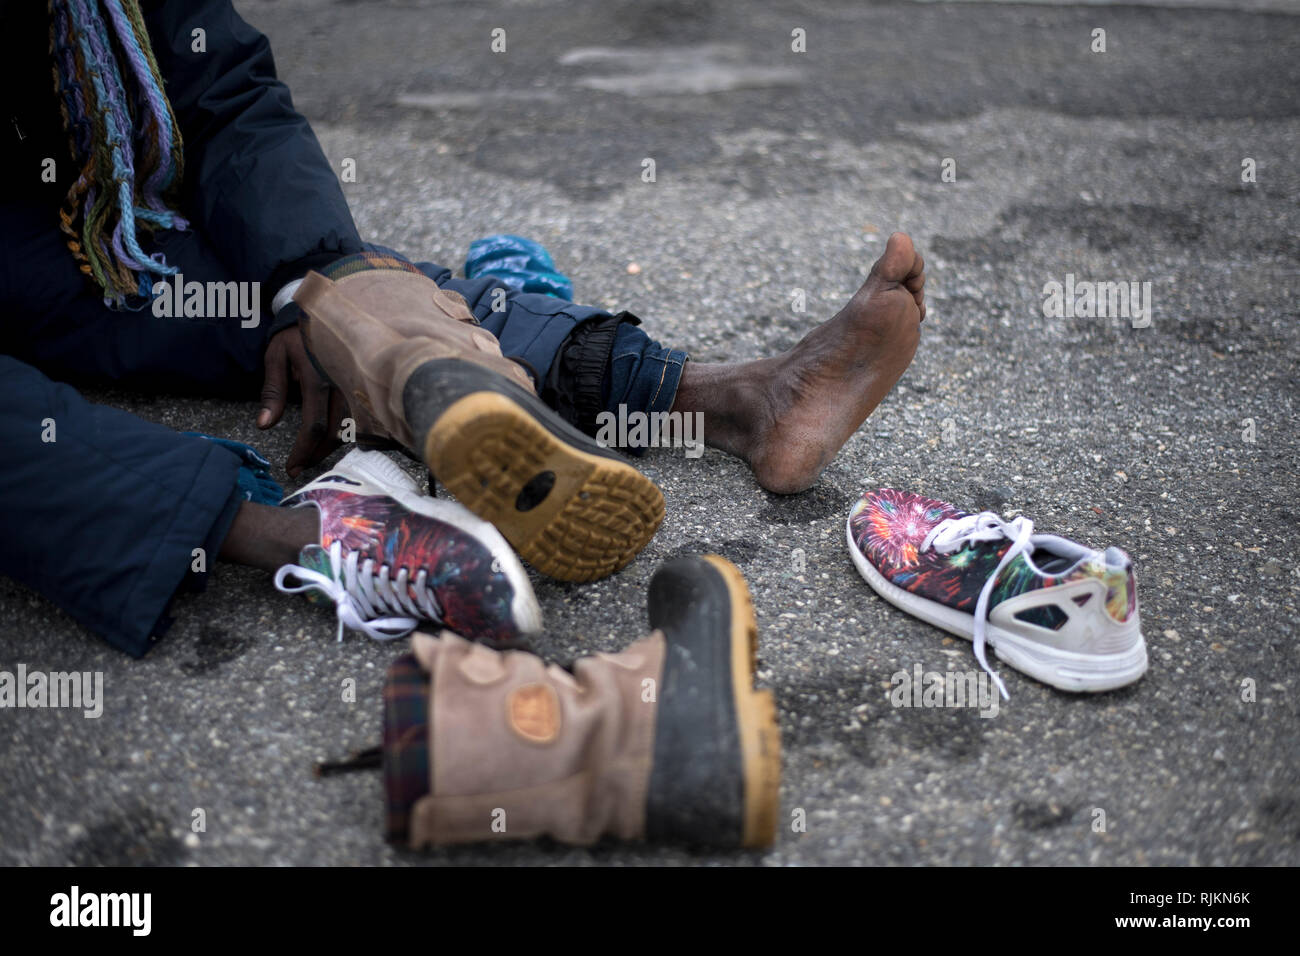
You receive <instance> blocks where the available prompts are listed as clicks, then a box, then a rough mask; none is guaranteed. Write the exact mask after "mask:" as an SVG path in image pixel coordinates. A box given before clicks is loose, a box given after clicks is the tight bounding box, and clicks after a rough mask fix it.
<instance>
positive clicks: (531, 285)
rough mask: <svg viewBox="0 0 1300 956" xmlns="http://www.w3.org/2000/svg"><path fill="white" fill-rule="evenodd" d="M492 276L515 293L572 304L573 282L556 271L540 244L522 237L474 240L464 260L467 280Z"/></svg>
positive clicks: (499, 236)
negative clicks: (544, 296) (530, 294)
mask: <svg viewBox="0 0 1300 956" xmlns="http://www.w3.org/2000/svg"><path fill="white" fill-rule="evenodd" d="M479 276H491V277H492V278H494V279H497V280H499V281H501V282H503V283H505V284H506V285H508V286H509V287H510V288H511V289H513V290H515V291H516V292H540V293H541V294H543V295H553V296H555V297H556V298H557V299H567V300H569V301H573V283H572V282H570V281H569V279H568V277H567V276H565V275H564V274H562V273H561V272H559V271H557V270H556V268H555V262H554V261H553V260H552V259H551V254H550V253H549V252H547V251H546V248H545V247H544V246H543V245H542V244H541V243H540V242H534V241H533V240H532V239H525V238H524V237H523V236H511V235H506V234H502V235H496V236H488V237H487V238H485V239H475V240H474V241H473V242H471V243H470V246H469V255H467V256H466V257H465V277H466V278H467V279H477V278H478V277H479Z"/></svg>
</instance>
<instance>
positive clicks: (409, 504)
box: [295, 448, 542, 635]
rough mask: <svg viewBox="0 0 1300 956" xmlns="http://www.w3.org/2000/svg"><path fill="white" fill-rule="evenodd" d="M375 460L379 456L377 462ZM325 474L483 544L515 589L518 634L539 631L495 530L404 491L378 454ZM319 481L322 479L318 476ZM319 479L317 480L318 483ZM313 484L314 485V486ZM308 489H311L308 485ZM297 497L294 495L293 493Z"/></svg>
mask: <svg viewBox="0 0 1300 956" xmlns="http://www.w3.org/2000/svg"><path fill="white" fill-rule="evenodd" d="M375 456H378V457H377V458H376V457H375ZM328 474H341V475H343V476H345V477H348V478H352V479H354V480H356V481H361V482H364V483H365V484H366V485H369V486H370V487H372V488H374V489H376V490H377V491H378V492H379V493H381V494H385V495H388V496H389V497H390V498H392V499H393V500H394V501H396V502H397V503H398V504H400V505H402V507H404V508H408V509H410V510H411V511H414V512H416V513H417V514H422V515H425V516H426V517H429V518H433V519H435V520H437V521H442V522H444V523H446V524H449V525H451V526H452V527H455V528H460V529H461V530H462V531H464V532H466V533H467V534H470V535H473V536H474V537H475V538H478V540H479V541H481V542H483V544H484V546H485V547H487V549H488V550H489V551H490V552H491V553H492V558H493V561H494V563H495V564H496V565H497V567H499V568H500V569H501V570H502V571H503V572H504V573H505V576H506V580H508V581H509V582H510V586H511V587H512V588H513V589H514V592H515V596H514V600H513V601H512V602H511V606H510V610H511V613H512V614H513V615H514V619H515V623H516V625H517V626H518V628H519V631H520V633H521V634H525V635H535V634H538V633H540V632H541V630H542V609H541V606H540V605H539V604H538V603H537V596H536V595H535V594H534V593H533V584H532V581H530V580H529V579H528V572H527V571H525V570H524V566H523V565H522V564H521V563H520V561H519V556H518V555H517V554H515V551H514V549H513V548H512V547H510V543H509V542H508V541H506V539H505V538H504V537H503V536H502V534H501V532H500V531H498V530H497V529H496V527H495V526H494V525H492V524H490V523H489V522H487V521H484V520H483V519H482V518H480V517H478V516H477V515H475V514H474V513H473V512H472V511H470V510H469V509H468V508H466V507H465V506H464V505H461V504H457V503H456V502H454V501H444V500H442V499H441V498H430V497H428V496H427V495H421V494H419V493H417V492H415V491H412V490H410V489H409V488H407V487H404V486H403V485H402V484H399V483H398V482H405V481H409V480H410V479H409V476H407V474H406V473H405V472H404V471H402V469H401V468H400V467H399V466H398V465H397V464H396V463H395V462H393V461H392V460H391V459H390V458H388V456H387V455H385V454H384V453H383V452H381V451H362V450H361V449H359V448H357V449H354V450H352V451H350V452H348V453H347V454H346V455H344V456H343V458H342V460H340V461H339V463H338V464H337V465H335V466H334V467H333V468H331V469H330V470H329V472H328ZM321 477H322V478H323V477H324V475H322V476H321ZM319 480H320V479H319V478H318V479H317V481H319ZM313 484H314V482H313ZM307 487H310V485H308V486H307ZM295 494H297V492H295Z"/></svg>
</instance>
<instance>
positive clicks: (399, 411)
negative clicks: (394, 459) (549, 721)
mask: <svg viewBox="0 0 1300 956" xmlns="http://www.w3.org/2000/svg"><path fill="white" fill-rule="evenodd" d="M294 301H295V302H297V303H298V305H299V306H301V308H302V311H303V313H304V317H303V320H302V323H301V324H302V334H303V340H304V342H305V343H306V346H307V349H308V352H309V353H310V355H311V356H312V359H313V360H314V361H315V362H316V364H317V365H318V366H319V367H320V369H321V370H322V372H323V373H324V374H325V376H326V377H327V378H328V379H329V380H330V381H331V382H332V383H333V384H334V385H336V386H337V387H338V388H339V389H340V390H341V391H342V392H343V394H344V397H345V398H346V399H347V401H348V404H349V406H350V407H351V410H352V413H353V417H354V418H356V420H357V427H358V431H359V432H363V433H371V434H377V435H380V436H388V437H391V438H393V439H396V440H397V441H399V442H401V443H402V444H403V445H405V446H406V447H408V448H410V449H412V450H413V451H415V452H416V453H417V454H420V455H421V456H422V457H423V458H424V461H425V463H426V464H427V465H428V466H429V470H430V471H431V472H433V474H434V475H436V476H437V478H438V480H439V481H441V482H442V483H443V484H445V485H446V486H447V488H448V490H450V491H451V492H452V494H454V495H455V496H456V498H457V500H458V501H460V502H461V503H462V504H464V505H465V506H466V507H467V508H469V509H470V511H473V512H474V513H475V514H477V515H479V516H480V517H482V518H485V519H486V520H488V521H490V522H491V523H492V524H494V525H496V526H497V528H498V529H499V530H500V531H501V533H502V534H503V535H504V536H505V538H506V540H508V541H509V542H510V543H511V544H512V545H513V546H514V548H515V550H517V551H518V552H519V554H520V555H521V556H522V557H523V558H524V560H526V561H528V562H529V563H530V564H532V565H533V566H534V567H535V568H537V569H538V570H539V571H541V572H542V573H544V574H548V575H550V576H551V577H555V578H559V579H561V580H565V581H590V580H594V579H596V578H601V577H604V576H606V575H608V574H612V573H613V572H615V571H617V570H618V569H619V568H621V567H623V566H624V565H626V564H627V563H628V562H629V561H631V560H632V558H634V557H635V556H636V555H637V554H638V553H639V552H640V551H641V549H642V548H644V547H645V545H646V543H647V542H649V540H650V539H651V538H652V537H653V536H654V533H655V531H656V530H658V528H659V524H660V523H661V522H662V521H663V516H664V501H663V495H662V494H660V492H659V489H658V488H657V487H656V486H655V484H654V482H652V481H650V479H648V478H646V477H645V476H644V475H642V474H641V473H640V472H638V471H637V470H636V469H635V468H633V467H632V466H631V465H630V464H628V463H627V462H626V461H625V460H623V459H622V458H621V457H619V456H618V455H617V454H615V453H614V452H611V451H608V450H607V449H605V448H602V447H601V446H600V445H598V444H597V443H596V442H595V441H594V440H593V439H591V438H589V437H588V436H586V435H584V434H582V433H581V432H579V431H578V430H577V429H575V428H573V427H572V426H570V425H569V424H568V423H567V422H565V421H564V420H563V419H561V418H560V417H559V416H558V415H556V413H555V412H554V411H552V410H551V409H549V408H547V407H546V406H545V405H544V404H543V403H542V402H541V400H540V399H538V397H537V395H536V393H535V391H534V389H533V384H532V379H531V378H530V377H529V376H528V373H527V372H525V371H524V370H523V368H522V367H521V366H520V365H518V364H517V363H515V362H512V361H510V360H509V359H506V358H504V357H503V356H502V355H501V348H500V346H499V345H498V343H497V340H496V338H495V337H494V336H493V335H491V334H490V333H489V332H487V331H485V330H483V329H481V328H478V326H477V325H476V324H475V321H474V316H473V314H472V313H471V312H470V311H469V309H468V307H467V306H466V305H465V300H464V299H463V298H462V297H461V296H459V295H457V294H456V293H454V292H447V291H445V290H443V289H441V288H440V287H439V286H438V285H437V283H435V282H434V281H433V280H432V279H430V278H428V277H427V276H424V275H421V274H419V273H413V272H403V271H397V270H368V271H362V272H356V273H353V274H351V275H348V276H345V277H344V278H341V279H339V280H338V281H331V280H330V279H327V278H325V277H324V276H322V275H320V274H319V273H315V272H312V273H308V275H307V278H306V279H304V280H303V283H302V285H301V286H299V287H298V290H297V292H296V293H295V294H294Z"/></svg>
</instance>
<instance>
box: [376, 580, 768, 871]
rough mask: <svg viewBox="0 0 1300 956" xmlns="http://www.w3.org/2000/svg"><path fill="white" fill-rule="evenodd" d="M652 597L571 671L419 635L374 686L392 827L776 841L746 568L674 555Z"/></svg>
mask: <svg viewBox="0 0 1300 956" xmlns="http://www.w3.org/2000/svg"><path fill="white" fill-rule="evenodd" d="M649 605H650V625H651V627H652V628H653V629H654V630H653V632H652V633H651V634H650V636H649V637H646V638H643V639H641V640H639V641H637V642H636V643H634V644H632V645H631V646H630V647H628V648H627V649H626V650H624V651H622V652H621V653H619V654H595V655H593V656H591V657H586V658H583V659H582V660H579V661H578V662H577V663H576V664H575V665H574V666H573V668H572V672H570V671H566V670H563V669H561V668H559V667H557V666H554V665H551V666H547V665H545V664H544V663H543V662H542V661H541V659H539V658H538V657H535V656H534V655H532V654H528V653H525V652H523V651H505V652H502V651H496V650H490V649H488V648H487V647H484V646H483V645H481V644H471V643H469V642H468V641H464V640H462V639H460V638H459V637H456V636H455V635H453V634H450V633H448V632H446V631H444V632H443V633H442V635H441V636H439V637H438V638H433V637H430V636H428V635H426V634H418V635H416V636H415V638H414V639H413V650H414V652H415V653H414V659H412V658H411V657H409V656H407V657H404V658H402V659H399V661H398V662H397V663H395V664H394V666H393V668H392V669H391V670H390V672H389V681H388V683H387V685H386V687H385V732H384V748H383V752H384V758H383V762H384V768H385V778H386V782H387V791H388V803H389V812H388V821H389V838H390V839H399V840H405V841H406V842H408V843H409V844H410V845H411V846H412V847H421V846H425V845H431V844H448V843H465V842H477V841H486V840H518V839H529V838H533V837H538V836H543V835H545V836H550V837H552V838H554V839H556V840H559V841H561V842H564V843H575V844H590V843H593V842H595V841H596V840H597V839H599V838H600V837H601V836H604V835H610V836H614V837H618V838H621V839H626V840H652V841H674V842H688V843H693V844H709V845H715V846H765V845H767V844H770V843H771V842H772V839H773V837H774V835H775V829H776V818H777V812H778V808H779V793H778V790H779V786H780V773H781V757H780V732H779V730H778V727H777V723H776V708H775V705H774V703H773V699H772V693H771V691H768V690H757V691H756V690H754V689H753V675H754V667H755V653H756V651H755V647H756V643H757V635H758V628H757V624H756V622H755V619H754V611H753V606H752V604H751V603H750V598H749V590H748V588H747V587H746V586H745V581H744V578H742V577H741V575H740V572H739V571H737V570H736V568H735V566H734V565H732V564H731V563H730V562H728V561H726V560H725V559H723V558H720V557H717V556H716V555H709V556H707V557H690V558H681V559H678V560H676V561H673V562H671V563H669V564H666V565H664V566H663V567H662V568H660V569H659V570H658V571H657V572H656V573H655V575H654V578H653V579H652V580H651V583H650V594H649ZM417 662H418V664H417ZM417 667H418V668H419V669H420V670H419V671H417V670H416V668H417ZM421 672H423V673H427V685H424V686H418V684H417V682H419V676H418V675H419V673H421ZM417 687H418V689H417Z"/></svg>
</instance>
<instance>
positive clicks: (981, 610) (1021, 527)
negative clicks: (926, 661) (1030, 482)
mask: <svg viewBox="0 0 1300 956" xmlns="http://www.w3.org/2000/svg"><path fill="white" fill-rule="evenodd" d="M1033 534H1034V523H1033V522H1032V521H1030V520H1029V519H1028V518H1026V517H1024V516H1023V515H1021V516H1020V517H1017V518H1013V519H1011V520H1010V521H1004V520H1003V519H1002V516H1001V515H998V514H996V513H995V512H992V511H981V512H980V513H979V514H976V515H966V517H964V518H945V519H944V520H943V521H940V522H939V523H938V524H937V525H935V526H934V527H933V528H931V529H930V533H929V534H927V535H926V536H925V540H924V541H922V542H921V550H922V551H926V550H928V549H930V548H934V550H935V551H937V552H939V553H940V554H951V553H952V552H954V551H956V550H957V549H958V548H961V547H962V546H963V545H966V544H971V543H974V542H976V541H998V540H1000V539H1002V538H1005V539H1007V540H1008V541H1010V542H1011V547H1009V548H1007V551H1006V553H1005V554H1004V555H1002V560H1001V561H999V562H998V566H997V567H996V568H995V569H994V571H993V573H992V574H990V575H989V579H988V580H987V581H985V582H984V587H983V588H982V589H981V590H980V596H979V600H978V601H976V602H975V635H974V637H975V659H976V660H977V661H979V662H980V667H982V668H984V672H985V673H986V674H988V675H989V676H990V677H992V678H993V682H994V683H995V684H997V685H998V690H999V691H1001V692H1002V699H1003V700H1010V699H1011V697H1010V695H1009V694H1008V693H1007V688H1006V685H1005V684H1003V683H1002V678H1000V677H998V675H997V674H996V673H994V671H993V668H991V667H990V666H989V662H988V657H987V656H986V655H985V651H984V640H985V639H984V628H985V626H986V624H987V622H988V610H989V598H990V597H991V596H992V594H993V588H994V586H995V585H996V583H997V580H998V576H999V575H1000V574H1001V573H1002V572H1003V571H1004V570H1005V569H1006V567H1007V565H1009V564H1010V563H1011V562H1012V561H1014V560H1015V559H1016V555H1018V554H1024V553H1025V552H1027V551H1029V549H1030V538H1031V537H1033Z"/></svg>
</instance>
